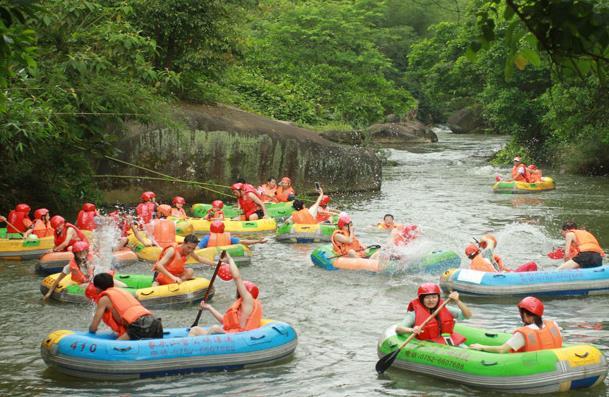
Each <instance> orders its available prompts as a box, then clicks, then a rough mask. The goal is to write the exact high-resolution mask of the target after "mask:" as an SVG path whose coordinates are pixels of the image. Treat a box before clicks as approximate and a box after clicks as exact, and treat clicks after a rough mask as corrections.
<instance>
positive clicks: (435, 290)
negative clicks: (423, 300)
mask: <svg viewBox="0 0 609 397" xmlns="http://www.w3.org/2000/svg"><path fill="white" fill-rule="evenodd" d="M431 294H438V295H440V286H439V285H438V284H435V283H423V284H421V285H419V289H418V290H417V295H418V296H423V295H431Z"/></svg>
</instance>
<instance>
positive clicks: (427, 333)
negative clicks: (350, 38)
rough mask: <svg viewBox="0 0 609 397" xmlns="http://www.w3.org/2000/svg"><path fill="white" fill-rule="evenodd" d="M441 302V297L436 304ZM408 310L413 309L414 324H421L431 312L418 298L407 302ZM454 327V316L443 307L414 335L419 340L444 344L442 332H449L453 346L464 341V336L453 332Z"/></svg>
mask: <svg viewBox="0 0 609 397" xmlns="http://www.w3.org/2000/svg"><path fill="white" fill-rule="evenodd" d="M442 302H443V300H442V299H440V300H439V302H438V305H441V304H442ZM408 311H409V312H412V311H414V315H415V319H414V325H415V326H416V325H420V324H423V322H424V321H425V320H427V318H428V317H429V316H431V313H430V312H429V310H428V309H427V308H426V307H425V306H423V305H422V304H421V302H420V301H419V298H416V299H413V300H412V301H410V303H409V304H408ZM454 328H455V318H454V317H453V315H452V314H450V311H449V310H448V309H447V308H446V307H444V308H442V310H440V313H438V315H437V316H436V317H434V318H432V319H431V320H430V321H429V322H428V323H427V325H425V327H424V328H423V332H421V333H420V334H419V335H417V336H416V338H417V339H420V340H430V341H433V342H436V343H441V344H443V345H445V344H446V341H445V340H444V338H443V337H442V334H450V337H451V339H452V341H453V343H454V345H455V346H457V345H460V344H461V343H463V342H465V337H463V335H459V334H458V333H456V332H454Z"/></svg>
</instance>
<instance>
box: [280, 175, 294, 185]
mask: <svg viewBox="0 0 609 397" xmlns="http://www.w3.org/2000/svg"><path fill="white" fill-rule="evenodd" d="M281 183H287V184H288V185H291V184H292V180H291V179H290V178H288V177H287V176H284V177H283V178H281Z"/></svg>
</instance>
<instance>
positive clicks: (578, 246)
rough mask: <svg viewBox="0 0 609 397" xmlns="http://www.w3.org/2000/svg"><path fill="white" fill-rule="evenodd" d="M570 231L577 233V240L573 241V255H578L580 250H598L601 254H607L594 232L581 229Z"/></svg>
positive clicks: (571, 252)
mask: <svg viewBox="0 0 609 397" xmlns="http://www.w3.org/2000/svg"><path fill="white" fill-rule="evenodd" d="M569 231H570V232H573V234H575V240H574V241H573V242H572V243H571V250H570V254H571V257H573V256H576V255H577V254H579V253H580V252H598V253H599V254H601V256H605V251H603V249H602V248H601V246H600V245H599V243H598V240H597V239H596V237H594V235H593V234H592V233H590V232H588V231H586V230H579V229H573V230H569Z"/></svg>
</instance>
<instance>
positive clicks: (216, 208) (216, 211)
mask: <svg viewBox="0 0 609 397" xmlns="http://www.w3.org/2000/svg"><path fill="white" fill-rule="evenodd" d="M222 208H224V203H223V202H222V200H214V201H212V202H211V208H210V209H209V210H208V211H207V215H205V220H206V221H210V222H211V221H223V220H224V211H222Z"/></svg>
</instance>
